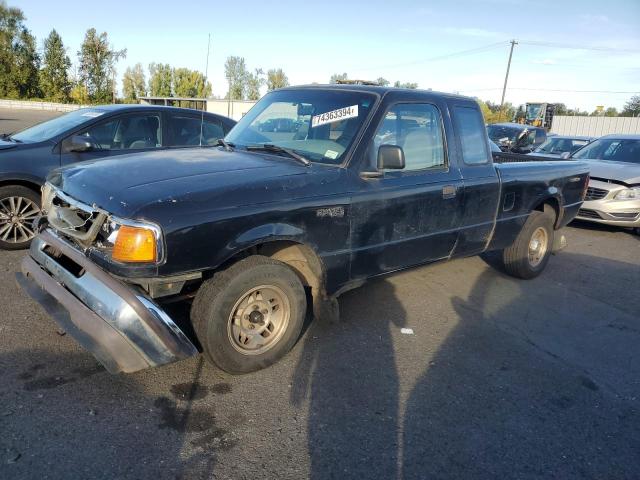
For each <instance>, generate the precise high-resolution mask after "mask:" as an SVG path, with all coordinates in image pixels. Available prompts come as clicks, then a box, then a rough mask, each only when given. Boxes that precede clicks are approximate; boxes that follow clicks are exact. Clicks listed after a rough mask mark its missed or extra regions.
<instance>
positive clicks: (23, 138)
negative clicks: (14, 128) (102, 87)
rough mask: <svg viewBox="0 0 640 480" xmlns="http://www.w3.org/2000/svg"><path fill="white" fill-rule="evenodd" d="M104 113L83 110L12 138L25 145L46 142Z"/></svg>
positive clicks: (35, 126)
mask: <svg viewBox="0 0 640 480" xmlns="http://www.w3.org/2000/svg"><path fill="white" fill-rule="evenodd" d="M103 113H104V112H103V111H100V110H96V109H91V108H82V109H80V110H76V111H74V112H69V113H67V114H66V115H61V116H60V117H56V118H53V119H51V120H47V121H46V122H42V123H39V124H37V125H34V126H33V127H29V128H26V129H24V130H22V131H20V132H18V133H14V134H13V135H11V137H10V138H11V139H12V140H16V141H18V142H24V143H36V142H44V141H45V140H49V139H51V138H53V137H55V136H57V135H60V134H61V133H63V132H66V131H67V130H69V129H71V128H74V127H77V126H78V125H80V124H82V123H84V122H86V121H88V120H91V119H92V118H96V117H99V116H100V115H102V114H103Z"/></svg>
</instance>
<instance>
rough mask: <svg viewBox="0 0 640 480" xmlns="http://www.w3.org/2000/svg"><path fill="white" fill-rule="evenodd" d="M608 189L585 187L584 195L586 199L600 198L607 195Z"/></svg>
mask: <svg viewBox="0 0 640 480" xmlns="http://www.w3.org/2000/svg"><path fill="white" fill-rule="evenodd" d="M608 193H609V190H605V189H603V188H595V187H589V188H587V195H586V196H585V197H584V199H585V200H586V201H589V200H601V199H603V198H604V197H606V196H607V194H608Z"/></svg>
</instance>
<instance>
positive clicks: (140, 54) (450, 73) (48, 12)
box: [7, 0, 640, 112]
mask: <svg viewBox="0 0 640 480" xmlns="http://www.w3.org/2000/svg"><path fill="white" fill-rule="evenodd" d="M7 3H8V4H9V5H11V6H18V7H19V8H21V9H22V10H23V12H24V14H25V16H26V25H27V27H28V28H29V29H30V30H31V32H32V33H33V34H34V35H35V36H36V38H37V41H38V45H39V48H42V44H43V40H44V38H45V37H46V36H47V35H48V34H49V32H50V31H51V29H53V28H55V29H56V30H57V31H58V32H59V33H60V34H61V36H62V39H63V41H64V43H65V45H66V47H67V49H68V54H69V56H70V58H71V60H72V62H74V63H75V62H77V51H78V49H79V47H80V44H81V42H82V39H83V37H84V34H85V32H86V30H87V29H88V28H91V27H94V28H96V30H98V32H102V31H106V32H107V33H108V36H109V39H110V42H111V43H112V45H113V46H114V47H115V48H116V49H122V48H126V49H127V56H126V59H124V60H122V61H120V62H119V63H118V67H117V68H118V74H119V75H122V73H123V72H124V70H125V69H126V67H127V66H131V65H134V64H136V63H138V62H140V63H142V64H143V66H145V67H147V66H148V64H149V63H151V62H157V63H169V64H170V65H171V66H174V67H186V68H190V69H195V70H200V71H204V70H205V67H206V63H207V38H208V35H209V34H211V52H210V55H209V69H208V78H209V80H210V81H211V83H212V86H213V93H214V95H217V96H224V95H225V94H226V91H227V83H226V80H225V77H224V62H225V59H226V58H227V57H228V56H230V55H236V56H241V57H244V58H245V61H246V64H247V67H248V68H249V69H254V68H262V69H263V70H265V71H266V70H268V69H270V68H282V69H283V70H284V71H285V73H286V74H287V76H288V77H289V81H290V83H291V84H292V85H299V84H307V83H312V82H318V83H328V81H329V78H330V77H331V75H332V74H334V73H343V72H346V73H348V75H349V78H352V79H353V78H358V79H367V80H375V79H377V78H378V77H384V78H386V79H388V80H390V81H392V82H394V81H396V80H400V81H402V82H416V83H418V85H419V87H420V88H425V89H427V88H431V89H433V90H438V91H444V92H456V93H460V94H463V95H469V96H475V97H479V98H481V99H483V100H490V101H492V102H499V101H500V97H501V94H502V86H503V83H504V76H505V71H506V67H507V59H508V56H509V48H510V43H509V41H510V40H512V39H515V40H516V41H518V44H517V45H516V46H515V48H514V52H513V60H512V64H511V71H510V75H509V82H508V86H507V92H506V98H505V101H507V102H511V103H513V104H514V105H520V104H524V103H525V102H534V101H535V102H542V101H545V102H563V103H565V104H566V105H567V106H568V107H569V108H576V107H578V108H580V109H582V110H587V111H589V112H591V111H593V110H594V109H595V107H596V106H598V105H604V106H606V107H609V106H613V107H616V108H618V109H621V108H622V107H623V105H624V103H625V102H626V101H627V100H628V99H629V98H630V97H631V96H633V95H634V94H640V0H608V1H606V2H605V1H602V0H600V1H596V0H581V1H567V0H555V1H548V0H529V1H523V0H475V1H473V0H471V1H466V0H463V1H455V0H453V1H428V0H425V1H409V0H406V1H403V0H395V1H389V0H385V1H378V0H368V1H366V2H365V1H352V2H347V1H346V0H342V1H334V0H322V1H317V0H316V1H307V2H305V1H303V0H295V1H289V0H282V1H264V0H261V1H254V0H243V1H235V2H229V1H227V2H219V1H190V0H183V1H181V2H175V1H172V2H170V1H167V0H155V1H147V0H134V1H131V0H129V1H127V2H124V1H120V0H110V1H109V2H102V3H98V2H86V1H82V2H80V1H71V0H55V1H52V0H20V1H19V2H16V1H15V0H7Z"/></svg>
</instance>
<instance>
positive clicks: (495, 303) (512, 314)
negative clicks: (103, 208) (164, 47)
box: [0, 123, 640, 480]
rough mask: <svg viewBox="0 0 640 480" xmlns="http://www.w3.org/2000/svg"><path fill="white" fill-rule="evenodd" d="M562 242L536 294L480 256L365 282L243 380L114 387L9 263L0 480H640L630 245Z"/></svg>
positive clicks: (0, 303) (580, 239) (200, 376)
mask: <svg viewBox="0 0 640 480" xmlns="http://www.w3.org/2000/svg"><path fill="white" fill-rule="evenodd" d="M0 127H2V124H1V123H0ZM0 130H2V128H0ZM566 230H567V232H566V235H567V238H568V241H569V246H568V248H567V249H566V250H564V251H563V252H561V253H559V254H558V255H555V256H554V257H553V258H552V259H551V261H550V263H549V265H548V268H547V270H546V272H545V273H544V274H543V275H542V276H541V277H539V278H537V279H535V280H532V281H519V280H515V279H512V278H509V277H506V276H504V275H503V274H501V273H499V272H497V271H496V270H494V269H493V268H491V267H490V266H489V265H487V264H486V263H485V262H484V261H483V260H481V259H480V258H469V259H464V260H456V261H453V262H449V263H443V264H437V265H433V266H430V267H424V268H418V269H414V270H411V271H407V272H404V273H401V274H397V275H394V276H392V277H388V278H386V279H379V280H375V281H372V282H370V283H368V284H367V285H365V286H363V287H361V288H359V289H357V290H354V291H351V292H348V293H347V294H345V295H344V296H342V297H341V299H340V307H341V310H342V319H341V322H340V323H338V324H335V325H328V324H323V323H318V322H314V323H312V324H311V325H310V326H309V328H308V329H307V330H306V331H305V333H304V336H303V337H302V338H301V339H300V341H299V342H298V344H297V345H296V347H295V348H294V350H293V351H292V352H291V354H290V355H288V356H287V357H286V358H285V359H284V360H283V361H281V362H279V363H278V364H277V365H275V366H273V367H271V368H269V369H266V370H264V371H261V372H257V373H254V374H249V375H244V376H237V377H233V376H229V375H227V374H225V373H223V372H221V371H219V370H217V369H216V368H214V367H212V366H210V365H208V364H207V363H206V362H204V361H203V359H202V358H200V357H198V358H193V359H191V360H187V361H183V362H180V363H176V364H173V365H168V366H165V367H162V368H158V369H153V370H146V371H142V372H138V373H136V374H131V375H118V376H112V375H110V374H108V373H107V372H106V371H105V370H104V369H103V368H102V367H101V366H99V365H98V364H97V363H96V361H95V360H94V359H93V357H91V356H90V355H89V354H88V353H86V352H85V351H83V350H82V349H81V348H80V347H79V346H78V345H77V344H76V343H75V342H74V341H73V340H72V339H71V338H69V336H67V335H61V332H60V331H59V330H58V329H57V327H56V325H55V323H54V322H53V321H52V320H50V319H49V318H48V317H47V316H46V315H45V314H44V313H43V312H42V311H41V310H40V308H39V307H38V306H37V305H35V304H34V303H32V302H31V301H30V300H29V299H28V298H27V297H26V296H25V295H24V294H23V293H22V292H21V291H20V290H19V288H18V287H17V286H16V285H15V281H14V272H15V271H16V270H18V268H19V262H20V259H21V258H22V256H23V255H24V253H23V252H0V292H2V298H1V299H0V310H1V311H2V317H1V318H2V320H1V322H0V432H1V434H0V478H11V479H23V478H25V479H26V478H34V479H43V478H52V479H59V478H65V479H74V478H78V479H88V478H105V479H107V478H122V479H124V478H131V479H142V478H153V479H154V480H159V479H165V478H170V479H173V478H185V479H192V478H193V479H197V478H224V479H227V478H234V479H236V478H237V479H245V478H246V479H255V478H268V479H273V478H280V479H285V478H286V479H289V478H292V479H299V478H306V477H311V478H318V479H327V478H336V479H345V478H376V479H378V478H379V479H383V478H384V479H386V478H464V479H473V478H481V479H488V478H500V479H502V478H510V479H520V478H522V479H539V478H561V479H572V478H576V479H578V478H579V479H585V478H587V479H604V478H606V479H625V478H628V479H637V478H638V477H640V412H639V411H638V408H639V405H638V403H639V400H640V354H639V348H640V347H639V345H640V298H639V295H638V293H639V287H638V286H639V285H640V237H638V236H634V235H632V234H630V233H629V232H626V231H622V230H616V229H607V228H600V227H594V226H588V225H577V226H573V227H571V228H568V229H566ZM402 328H411V329H413V334H403V333H401V329H402Z"/></svg>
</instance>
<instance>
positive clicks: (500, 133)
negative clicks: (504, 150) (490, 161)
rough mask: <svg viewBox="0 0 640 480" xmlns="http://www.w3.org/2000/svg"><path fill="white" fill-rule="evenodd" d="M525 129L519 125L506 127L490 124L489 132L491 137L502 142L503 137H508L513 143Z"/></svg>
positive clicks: (498, 142)
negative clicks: (518, 126)
mask: <svg viewBox="0 0 640 480" xmlns="http://www.w3.org/2000/svg"><path fill="white" fill-rule="evenodd" d="M522 130H523V129H521V128H517V127H505V126H503V125H489V126H488V127H487V134H488V135H489V138H490V139H491V140H493V141H494V142H496V143H497V144H500V140H502V139H503V138H506V139H508V140H509V141H511V142H512V143H516V140H517V138H518V135H520V133H521V132H522Z"/></svg>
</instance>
